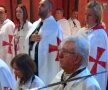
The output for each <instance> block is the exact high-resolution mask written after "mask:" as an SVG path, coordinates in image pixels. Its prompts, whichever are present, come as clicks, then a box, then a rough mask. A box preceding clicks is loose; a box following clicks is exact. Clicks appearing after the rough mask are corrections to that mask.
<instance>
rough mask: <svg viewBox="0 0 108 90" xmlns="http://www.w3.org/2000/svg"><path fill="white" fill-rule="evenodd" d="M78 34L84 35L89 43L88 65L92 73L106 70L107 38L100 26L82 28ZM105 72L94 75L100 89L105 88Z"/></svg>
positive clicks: (104, 89) (107, 68)
mask: <svg viewBox="0 0 108 90" xmlns="http://www.w3.org/2000/svg"><path fill="white" fill-rule="evenodd" d="M78 34H81V35H83V36H84V37H86V38H87V39H88V41H89V43H90V54H89V66H88V68H89V69H90V71H91V73H92V74H95V73H97V72H101V71H106V70H107V71H108V38H107V34H106V32H105V30H104V29H103V28H102V27H101V26H96V27H93V28H91V29H89V30H88V29H86V28H82V29H81V30H80V32H79V33H78ZM107 76H108V74H107V73H104V74H100V75H97V76H95V78H96V79H97V81H98V82H99V85H100V87H101V89H102V90H106V84H107Z"/></svg>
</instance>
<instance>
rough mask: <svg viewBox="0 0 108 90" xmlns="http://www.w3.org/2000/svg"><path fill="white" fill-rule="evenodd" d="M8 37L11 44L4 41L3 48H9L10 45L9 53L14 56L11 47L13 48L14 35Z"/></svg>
mask: <svg viewBox="0 0 108 90" xmlns="http://www.w3.org/2000/svg"><path fill="white" fill-rule="evenodd" d="M8 37H9V42H6V41H3V42H2V46H7V45H8V46H9V47H8V53H10V54H12V49H11V46H13V45H12V43H11V42H12V39H13V35H9V36H8Z"/></svg>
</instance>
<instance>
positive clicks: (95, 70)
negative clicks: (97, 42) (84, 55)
mask: <svg viewBox="0 0 108 90" xmlns="http://www.w3.org/2000/svg"><path fill="white" fill-rule="evenodd" d="M104 51H105V49H103V48H100V47H98V48H97V56H96V59H94V58H93V57H91V56H89V62H94V65H93V67H92V69H91V73H92V74H95V73H96V72H97V65H98V64H99V65H101V66H102V67H104V68H106V62H105V61H99V59H100V57H101V56H102V54H103V52H104Z"/></svg>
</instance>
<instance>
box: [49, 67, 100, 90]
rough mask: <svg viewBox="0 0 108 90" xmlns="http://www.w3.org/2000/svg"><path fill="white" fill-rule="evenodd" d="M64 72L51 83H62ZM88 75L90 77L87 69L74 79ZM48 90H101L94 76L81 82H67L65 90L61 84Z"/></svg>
mask: <svg viewBox="0 0 108 90" xmlns="http://www.w3.org/2000/svg"><path fill="white" fill-rule="evenodd" d="M63 72H64V71H63V70H61V71H60V72H59V73H58V74H57V75H56V77H55V78H54V79H53V81H52V82H51V83H56V82H60V81H61V76H62V74H63ZM86 75H90V72H89V71H88V69H85V70H84V71H82V72H81V73H80V74H78V75H76V76H75V77H73V78H77V77H82V76H86ZM68 77H69V76H68ZM66 78H67V77H66ZM48 90H101V89H100V86H99V84H98V82H97V81H96V79H95V78H94V77H93V76H92V77H89V78H86V79H79V80H75V81H71V82H67V85H66V86H65V88H64V89H62V85H61V84H59V85H56V86H53V87H49V88H48Z"/></svg>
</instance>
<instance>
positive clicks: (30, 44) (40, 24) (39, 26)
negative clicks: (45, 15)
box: [29, 21, 43, 55]
mask: <svg viewBox="0 0 108 90" xmlns="http://www.w3.org/2000/svg"><path fill="white" fill-rule="evenodd" d="M42 25H43V22H42V21H41V22H40V23H39V24H38V26H37V28H36V29H35V30H34V31H33V32H32V34H34V33H35V32H36V31H38V32H39V30H40V28H41V26H42ZM32 34H31V36H32ZM31 36H30V37H29V55H30V51H31V50H32V49H33V44H34V43H35V42H34V41H31Z"/></svg>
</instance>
